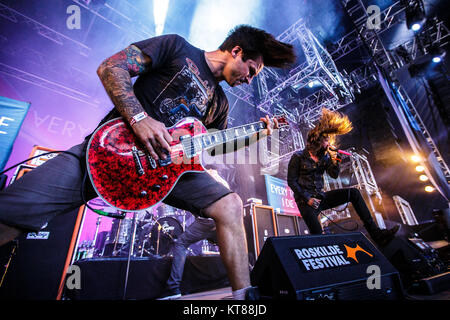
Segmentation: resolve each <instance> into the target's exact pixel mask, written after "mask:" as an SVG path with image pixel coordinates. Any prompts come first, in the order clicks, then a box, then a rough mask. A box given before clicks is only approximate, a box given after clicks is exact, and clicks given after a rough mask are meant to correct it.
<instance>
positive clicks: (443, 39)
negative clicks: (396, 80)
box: [332, 0, 450, 182]
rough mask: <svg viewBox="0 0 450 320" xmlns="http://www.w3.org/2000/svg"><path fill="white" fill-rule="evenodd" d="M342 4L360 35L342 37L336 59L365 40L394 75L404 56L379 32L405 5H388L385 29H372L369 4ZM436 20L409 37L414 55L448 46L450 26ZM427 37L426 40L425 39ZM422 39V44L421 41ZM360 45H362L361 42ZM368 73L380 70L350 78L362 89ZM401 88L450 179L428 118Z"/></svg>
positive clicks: (413, 144) (356, 1) (358, 72)
mask: <svg viewBox="0 0 450 320" xmlns="http://www.w3.org/2000/svg"><path fill="white" fill-rule="evenodd" d="M342 4H343V6H344V8H345V10H346V11H347V13H348V14H349V16H350V17H351V19H352V20H353V23H354V24H355V26H356V28H357V29H356V31H357V36H358V39H359V40H357V39H354V40H351V37H352V36H351V34H353V37H354V36H356V35H355V33H354V32H352V33H350V34H349V35H346V36H345V37H344V38H343V40H340V41H338V42H337V44H338V48H337V49H336V50H335V51H333V53H332V55H333V56H334V57H335V59H339V58H340V57H342V56H343V55H345V54H347V53H349V52H351V51H352V50H354V49H355V48H356V47H357V45H356V44H358V43H360V44H359V45H361V44H364V45H365V47H366V49H367V50H368V51H369V54H370V55H371V57H372V58H373V59H374V62H375V64H376V65H377V67H378V68H379V69H381V70H384V72H385V74H388V75H391V76H392V71H395V70H397V69H398V68H400V67H401V66H403V63H402V62H401V61H402V59H401V57H400V56H399V55H398V52H397V51H395V50H393V51H388V50H386V48H385V47H384V45H383V43H382V42H381V40H380V38H379V34H380V33H381V32H383V31H385V30H387V29H388V28H390V27H391V26H392V25H394V24H395V23H396V22H399V21H401V20H400V19H399V18H398V17H399V13H401V12H403V11H404V7H402V6H401V5H400V2H396V3H395V4H393V5H391V6H390V7H388V8H387V9H386V10H384V11H383V13H384V14H385V16H384V17H385V18H384V20H383V23H382V25H381V29H379V30H377V29H371V28H368V27H367V24H366V23H364V22H365V21H367V20H368V16H367V12H366V8H365V6H364V4H363V3H362V1H361V0H342ZM432 20H433V21H434V23H431V24H430V23H429V24H428V25H427V27H426V28H425V30H424V31H423V32H422V35H420V34H419V35H418V36H416V37H414V39H413V40H410V41H407V42H405V43H404V44H403V48H405V49H407V53H408V54H410V55H411V57H415V58H417V57H418V55H419V54H421V55H425V54H427V53H428V52H429V50H430V48H431V47H432V46H436V45H437V46H444V45H445V44H446V43H448V41H449V39H450V33H449V31H448V29H447V28H446V27H445V25H444V24H443V23H442V22H439V21H437V19H432ZM425 38H426V41H425ZM418 43H420V44H421V45H418ZM359 45H358V46H359ZM367 70H370V71H371V72H370V71H369V72H368V74H366V77H361V71H364V72H365V71H367ZM367 76H368V77H369V78H371V79H373V78H375V79H378V76H379V74H378V71H377V68H369V69H365V68H359V69H357V70H356V71H355V72H352V73H350V77H349V78H350V79H355V80H354V82H353V84H352V85H353V86H356V87H357V88H358V89H360V88H363V87H364V86H365V85H368V84H370V83H371V81H370V79H369V80H368V78H367ZM397 91H398V94H399V96H400V97H401V98H402V99H403V100H404V101H405V106H406V107H407V109H408V112H409V113H410V114H411V115H412V117H413V118H414V119H415V121H416V122H417V123H418V125H419V127H420V130H421V133H422V135H423V137H424V138H425V141H426V143H427V145H428V147H429V148H430V150H431V151H432V153H433V154H434V156H435V157H436V159H437V161H438V163H439V168H437V169H438V170H440V171H441V172H442V173H443V174H444V176H445V177H446V179H447V182H449V181H450V171H449V167H448V165H447V164H446V163H445V161H444V159H443V157H442V156H441V153H440V152H439V150H438V148H437V146H436V143H435V142H434V140H433V138H432V137H431V135H430V133H429V131H428V130H427V128H426V127H425V125H424V122H423V121H422V119H421V116H420V114H419V113H418V112H417V109H416V108H415V106H414V104H413V103H412V101H411V99H410V98H409V97H408V95H407V93H406V91H405V90H404V89H403V88H402V86H401V85H397ZM393 107H394V109H399V110H395V111H396V113H397V114H401V113H402V112H403V111H402V110H401V108H400V107H399V106H393ZM407 136H408V141H409V142H410V145H411V147H412V148H413V150H414V151H415V152H418V153H421V152H420V149H421V148H420V147H419V146H418V145H417V141H414V139H410V137H409V135H408V134H407Z"/></svg>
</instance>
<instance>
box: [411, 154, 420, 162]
mask: <svg viewBox="0 0 450 320" xmlns="http://www.w3.org/2000/svg"><path fill="white" fill-rule="evenodd" d="M411 160H412V161H413V162H420V160H422V159H421V158H420V157H419V156H418V155H413V156H411Z"/></svg>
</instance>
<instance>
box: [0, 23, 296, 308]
mask: <svg viewBox="0 0 450 320" xmlns="http://www.w3.org/2000/svg"><path fill="white" fill-rule="evenodd" d="M295 59H296V56H295V53H294V49H293V46H292V45H290V44H286V43H282V42H280V41H277V40H276V39H275V38H274V37H273V36H272V35H270V34H268V33H267V32H265V31H263V30H260V29H257V28H253V27H251V26H248V25H240V26H237V27H236V28H235V29H233V30H232V31H231V32H230V33H229V35H228V37H227V38H226V39H225V41H224V42H223V43H222V44H221V45H220V47H219V49H217V50H214V51H209V52H206V51H203V50H201V49H198V48H196V47H194V46H193V45H191V44H189V43H188V42H187V41H186V40H185V39H183V38H182V37H180V36H178V35H163V36H158V37H154V38H150V39H147V40H143V41H140V42H136V43H133V44H132V45H130V46H129V47H127V48H125V49H124V50H122V51H120V52H118V53H116V54H114V55H113V56H111V57H109V58H107V59H106V60H105V61H103V63H101V65H100V66H99V68H98V70H97V74H98V76H99V77H100V80H101V82H102V84H103V86H104V88H105V90H106V92H107V93H108V95H109V97H110V98H111V100H112V102H113V104H114V106H115V108H114V109H113V110H111V112H110V113H109V114H108V115H107V116H106V117H105V118H104V119H103V120H102V123H103V122H106V121H108V120H110V119H113V118H115V117H119V116H122V117H123V118H124V119H125V121H127V122H128V123H129V124H130V126H131V127H132V129H133V131H134V133H135V134H136V136H137V137H138V139H139V140H140V141H141V143H142V144H143V145H144V146H145V147H146V148H147V150H148V153H149V154H150V155H151V156H152V157H153V158H154V159H155V160H158V159H166V157H167V156H166V154H167V153H168V152H169V151H170V146H169V144H170V143H171V142H172V137H171V136H170V134H169V133H168V131H167V129H166V127H169V126H172V125H173V124H175V123H176V122H177V121H178V120H180V119H181V118H183V117H187V116H191V117H196V118H198V119H200V120H201V121H202V122H203V123H204V125H205V126H206V128H208V129H210V128H214V129H218V130H222V129H225V128H226V126H227V116H228V110H229V105H228V101H227V98H226V95H225V94H224V92H223V90H222V89H221V87H220V85H219V82H221V81H225V82H226V83H227V84H228V85H229V86H231V87H234V86H238V85H241V84H243V83H247V84H249V83H250V82H251V81H252V79H253V78H254V77H255V76H257V75H258V73H259V72H260V71H261V70H262V68H263V67H264V66H271V67H287V66H288V65H290V64H292V63H293V62H295ZM135 76H137V77H138V78H137V80H136V82H135V83H134V84H132V81H131V78H132V77H135ZM261 120H262V121H264V122H265V123H266V124H267V129H265V130H264V131H263V132H262V134H260V136H264V135H270V134H271V133H272V130H273V129H274V128H276V127H277V123H276V122H275V124H274V125H272V124H271V122H270V121H269V118H268V117H266V118H264V119H261ZM256 140H257V139H246V144H247V145H248V144H249V143H250V142H249V141H252V142H253V141H256ZM87 142H88V139H87V138H86V140H85V141H84V142H83V143H82V144H80V145H77V146H74V147H73V148H71V149H70V150H68V151H69V152H71V153H72V154H67V153H63V154H60V155H58V156H57V157H55V158H53V159H52V160H49V161H47V162H45V163H44V164H43V165H41V166H39V167H38V168H36V169H34V170H32V171H30V172H29V173H27V174H26V175H25V176H24V177H22V178H21V179H18V180H17V181H16V182H15V183H14V184H12V185H11V186H9V187H8V188H6V189H5V190H3V191H2V192H1V193H0V245H2V244H4V243H6V242H8V241H11V240H13V239H14V238H15V237H17V236H18V235H19V234H20V233H21V232H30V231H35V232H36V231H39V230H40V229H42V228H43V227H45V225H46V223H47V222H48V221H49V220H50V219H52V218H53V217H54V216H56V215H58V214H62V213H66V212H70V211H72V210H74V209H75V208H78V207H79V206H81V205H82V204H83V201H82V198H81V196H80V189H81V185H82V177H83V174H84V171H85V170H86V169H85V168H82V167H84V163H85V160H84V159H85V148H86V145H87ZM241 145H243V144H242V143H241V144H239V143H234V146H241ZM236 148H237V147H235V149H236ZM223 149H224V150H230V148H227V147H224V148H223ZM231 150H233V148H231ZM74 155H75V156H78V158H76V157H74ZM80 162H81V166H80ZM84 188H85V190H86V195H87V197H86V198H88V200H89V199H92V198H94V197H96V194H95V192H94V191H93V187H92V185H91V184H90V182H88V183H86V185H85V186H84ZM164 202H165V203H166V204H168V205H171V206H174V207H177V208H180V209H183V210H186V211H190V212H192V213H194V214H196V215H198V216H201V217H209V218H212V219H214V221H215V223H216V226H217V237H218V244H219V248H220V252H221V257H222V260H223V262H224V265H225V267H226V269H227V272H228V276H229V280H230V283H231V287H232V290H233V296H234V297H235V299H243V298H244V297H245V295H246V292H248V293H247V296H249V295H251V294H252V293H255V289H254V288H251V287H250V279H249V270H248V261H247V260H248V256H247V251H246V250H247V249H246V248H247V246H246V238H245V232H244V227H243V205H242V201H241V199H240V198H239V196H238V195H237V194H235V193H233V192H232V191H231V190H229V189H228V188H226V187H225V186H223V185H222V184H220V183H219V182H217V181H216V180H214V179H213V178H212V177H211V176H210V175H209V174H207V173H186V174H184V175H182V177H181V178H180V180H179V181H178V183H177V184H176V186H175V187H174V188H173V189H172V191H171V192H170V194H169V195H168V196H167V197H166V198H165V200H164Z"/></svg>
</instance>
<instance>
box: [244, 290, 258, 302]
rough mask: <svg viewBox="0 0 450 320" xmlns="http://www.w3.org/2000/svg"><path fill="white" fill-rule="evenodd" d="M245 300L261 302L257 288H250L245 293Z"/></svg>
mask: <svg viewBox="0 0 450 320" xmlns="http://www.w3.org/2000/svg"><path fill="white" fill-rule="evenodd" d="M245 300H261V295H260V294H259V290H258V288H257V287H250V288H248V289H247V290H246V291H245Z"/></svg>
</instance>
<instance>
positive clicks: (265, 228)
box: [244, 204, 278, 265]
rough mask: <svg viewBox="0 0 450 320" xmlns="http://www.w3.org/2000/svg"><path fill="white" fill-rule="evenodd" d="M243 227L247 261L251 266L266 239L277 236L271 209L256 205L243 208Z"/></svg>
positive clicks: (274, 218)
mask: <svg viewBox="0 0 450 320" xmlns="http://www.w3.org/2000/svg"><path fill="white" fill-rule="evenodd" d="M244 226H245V231H246V234H247V246H248V253H249V260H250V264H252V265H253V263H254V262H255V260H256V258H257V257H258V255H259V253H260V252H261V249H262V247H263V245H264V242H265V241H266V239H267V238H269V237H275V236H277V235H278V231H277V222H276V216H275V213H274V210H273V208H272V207H270V206H265V205H257V204H249V205H246V206H244Z"/></svg>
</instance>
